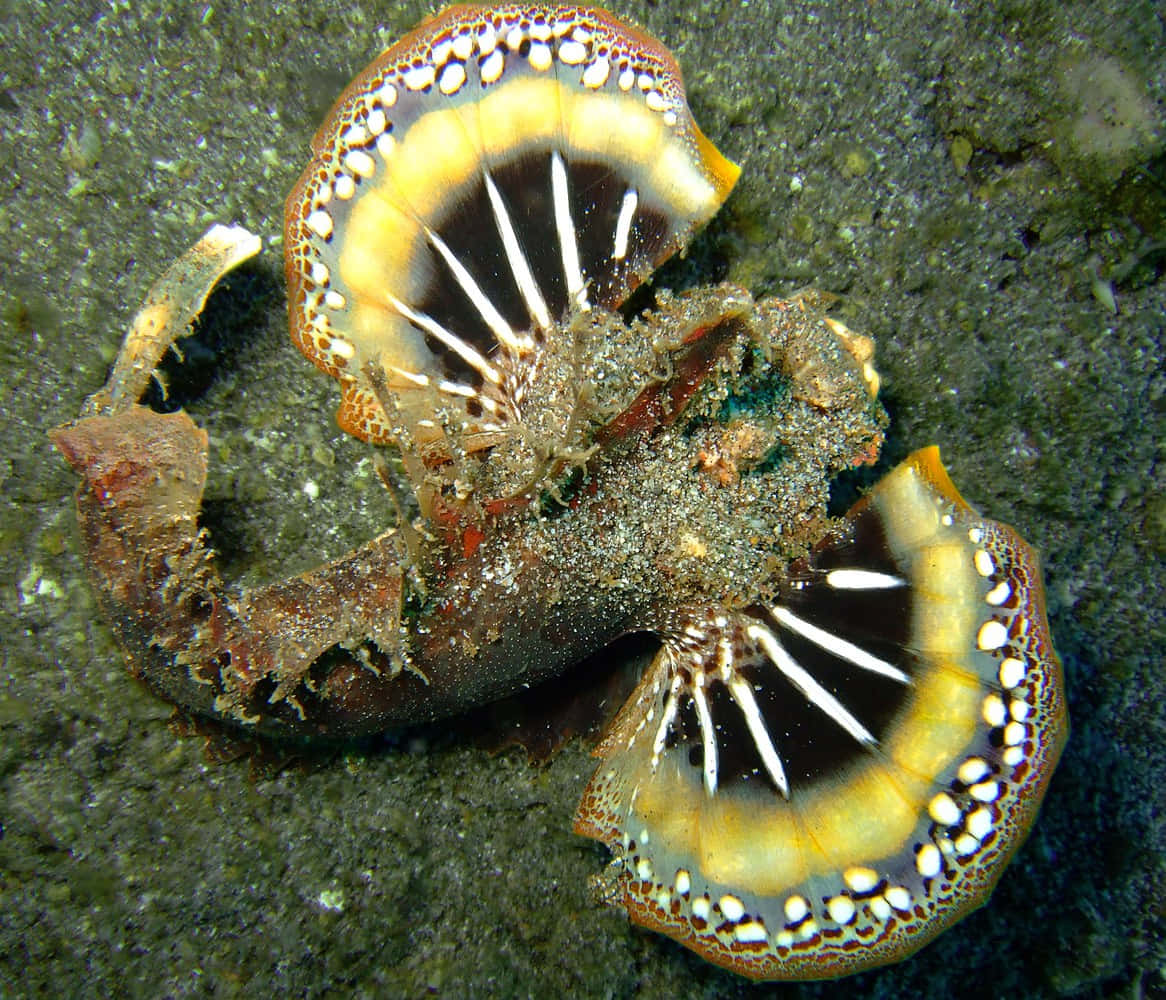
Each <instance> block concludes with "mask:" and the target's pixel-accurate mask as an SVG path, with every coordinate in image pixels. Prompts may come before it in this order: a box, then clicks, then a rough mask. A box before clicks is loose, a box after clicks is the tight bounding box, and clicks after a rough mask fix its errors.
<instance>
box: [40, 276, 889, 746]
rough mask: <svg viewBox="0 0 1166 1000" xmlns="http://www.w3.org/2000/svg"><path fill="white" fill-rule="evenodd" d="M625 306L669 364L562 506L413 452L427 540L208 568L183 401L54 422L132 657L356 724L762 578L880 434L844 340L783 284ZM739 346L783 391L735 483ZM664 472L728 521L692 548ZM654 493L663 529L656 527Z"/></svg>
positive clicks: (231, 693)
mask: <svg viewBox="0 0 1166 1000" xmlns="http://www.w3.org/2000/svg"><path fill="white" fill-rule="evenodd" d="M718 310H719V313H718ZM710 317H712V318H711V319H710ZM610 322H612V323H621V322H622V321H620V320H618V318H614V317H613V318H612V319H611V321H610ZM642 322H643V324H644V327H645V329H646V330H649V331H651V332H652V333H653V334H654V335H659V336H660V338H661V340H662V341H666V342H669V343H672V344H676V345H678V346H677V347H676V348H675V349H674V350H673V351H672V352H671V353H672V357H671V360H670V363H667V364H662V365H660V366H661V367H662V370H664V371H665V372H666V377H661V376H659V375H657V376H655V378H654V379H653V378H648V377H646V378H645V385H644V388H643V389H642V391H641V392H639V393H638V394H637V395H635V397H634V398H633V399H632V400H631V402H630V404H629V405H628V406H627V407H626V408H625V409H624V410H623V411H622V412H621V413H618V414H615V415H614V416H611V417H610V418H609V419H608V420H607V421H606V423H603V424H600V425H597V429H596V430H595V432H594V441H595V443H596V444H598V445H599V446H600V447H599V449H598V451H596V452H595V453H594V454H593V455H592V457H591V458H590V459H589V460H587V463H586V467H585V469H583V470H582V476H581V479H580V480H579V482H578V485H577V487H576V489H575V492H574V494H573V495H572V496H570V497H569V498H563V502H564V503H565V506H559V505H558V503H557V502H556V501H552V500H550V499H549V498H548V496H547V495H546V493H545V491H544V492H542V494H541V495H540V492H539V490H532V491H531V492H530V493H529V494H528V495H526V496H522V497H517V498H512V500H511V502H508V503H502V504H492V503H489V502H486V503H482V504H470V503H459V502H458V501H457V500H456V499H454V498H453V493H452V490H451V489H449V488H442V487H441V486H440V484H441V483H442V482H443V480H442V476H443V475H448V476H452V472H450V471H449V470H446V472H445V473H443V471H442V470H441V469H437V470H431V471H430V473H429V479H430V483H431V485H432V482H433V481H434V478H435V477H436V482H437V483H438V484H439V488H438V490H437V495H439V496H443V497H445V498H446V502H445V504H444V505H443V506H442V507H441V508H440V516H436V515H435V518H434V520H433V521H431V523H430V527H431V529H434V530H432V532H431V533H432V534H433V535H435V536H436V537H437V538H438V541H436V542H421V541H419V540H418V538H417V537H414V536H413V534H412V533H411V532H408V531H389V532H386V533H384V534H382V535H380V536H378V537H376V538H374V539H373V540H372V541H370V542H368V543H366V544H365V545H364V546H361V547H360V548H358V549H356V550H355V551H353V552H352V553H350V554H349V555H347V556H344V557H342V558H340V559H338V560H336V561H334V562H332V563H329V564H327V565H324V566H321V567H319V568H317V569H315V570H312V571H310V572H308V573H305V574H303V575H301V576H298V577H293V578H289V579H287V580H284V581H280V582H278V583H275V584H272V585H270V586H266V587H261V588H257V589H253V590H248V591H240V590H238V589H237V588H233V587H231V586H229V585H228V584H227V583H225V582H224V581H223V580H222V579H221V577H220V576H219V574H218V572H217V570H216V568H215V565H214V562H213V560H212V558H211V552H210V549H209V547H208V543H207V539H206V537H205V535H204V533H201V532H200V531H199V530H198V528H197V519H198V514H199V509H200V505H201V499H202V491H203V487H204V485H205V479H206V462H207V445H206V435H205V434H204V433H203V432H202V431H201V430H199V429H198V428H197V427H196V426H195V425H194V423H193V422H192V421H191V420H190V418H189V417H187V416H186V415H185V414H172V415H161V414H157V413H154V412H152V411H150V410H148V409H146V408H144V407H141V406H136V405H135V406H132V407H131V408H128V409H124V410H123V411H122V412H119V413H115V414H112V415H111V414H103V415H98V416H89V417H85V418H83V419H81V420H79V421H78V422H76V423H75V424H72V425H70V426H68V427H65V428H61V429H59V430H58V431H56V432H54V435H53V440H54V443H55V444H56V446H57V447H58V449H59V450H60V451H61V452H62V454H63V455H64V456H65V457H66V459H67V460H68V461H69V462H70V464H71V465H72V466H73V468H74V469H75V470H76V471H77V472H78V473H79V474H80V475H81V477H82V484H81V487H80V489H79V492H78V500H77V503H78V519H79V524H80V527H81V533H82V540H83V545H84V549H85V556H86V561H87V563H88V565H89V567H90V572H91V575H92V578H93V583H94V586H95V589H96V590H97V593H98V595H99V600H100V602H101V605H102V609H103V612H104V613H105V615H106V617H107V619H108V620H109V621H110V623H111V625H112V627H113V629H114V632H115V634H116V636H117V638H118V641H119V643H120V644H121V646H122V648H123V650H124V651H125V654H126V657H127V660H128V661H129V663H130V665H131V670H132V672H133V673H134V674H135V675H136V676H138V677H140V678H141V679H142V680H144V681H145V682H146V683H147V684H148V685H149V686H150V687H151V688H153V689H154V690H156V691H157V692H158V693H160V694H161V695H162V696H163V697H165V698H167V699H168V700H170V701H172V702H174V703H175V704H178V705H180V706H181V707H183V708H184V709H187V710H190V711H193V712H196V713H198V714H202V715H207V716H211V717H214V718H219V719H222V720H225V721H227V722H229V723H232V724H235V725H241V726H244V727H247V728H252V727H253V728H255V729H257V730H258V731H260V732H264V733H268V734H271V735H278V736H287V737H319V736H327V737H342V738H343V737H351V736H358V735H362V734H366V733H371V732H376V731H380V730H383V729H385V728H388V727H391V726H394V725H400V724H404V723H412V722H418V721H424V720H429V719H433V718H437V717H441V716H445V715H450V714H453V713H456V712H459V711H462V710H464V709H466V708H468V707H470V706H473V705H478V704H483V703H486V702H489V701H492V700H494V699H497V698H499V697H503V696H505V695H507V694H510V693H512V692H514V691H515V690H517V689H519V688H521V687H524V686H528V685H530V684H532V683H536V682H537V681H539V680H543V679H545V678H546V677H549V676H552V675H554V674H556V673H559V672H561V671H562V670H564V669H566V668H568V667H569V666H571V665H573V664H574V663H576V662H578V661H580V660H582V659H584V658H585V657H586V656H588V655H590V654H593V653H595V652H597V651H598V650H600V649H602V648H603V647H604V646H605V645H607V644H608V643H609V642H611V641H612V640H613V639H615V638H617V637H618V636H619V635H621V634H623V633H625V632H628V631H631V630H636V629H655V630H659V631H667V629H668V627H669V622H670V621H671V620H673V619H674V617H675V613H676V611H677V609H678V608H680V607H681V606H683V605H686V604H691V603H693V602H699V601H701V600H710V599H716V600H725V599H728V600H733V599H734V598H735V596H736V595H739V596H740V599H748V598H750V597H752V596H753V595H755V594H756V593H758V592H759V591H761V590H763V589H764V587H765V585H766V584H765V580H764V579H763V577H764V576H766V575H772V571H773V570H774V569H775V568H777V560H779V559H781V558H783V557H784V558H785V559H786V560H787V561H788V559H789V558H790V557H792V556H794V555H796V554H798V553H799V552H800V551H804V549H805V548H806V546H808V545H809V544H812V543H813V542H814V541H815V540H816V539H817V538H818V537H820V535H821V533H822V532H823V531H824V529H825V526H826V523H827V522H826V518H825V513H824V505H825V499H826V489H827V484H828V481H829V478H830V476H832V475H833V474H834V473H835V472H836V471H837V470H838V469H840V468H843V467H845V466H847V465H851V464H856V463H858V462H861V461H864V460H866V458H867V457H868V456H869V455H870V454H871V453H872V450H873V451H877V441H878V440H879V438H880V433H879V426H880V424H881V420H882V415H881V410H880V409H879V408H878V407H877V405H876V404H873V402H872V400H871V398H870V395H869V393H868V391H867V388H866V386H865V385H864V383H863V381H862V377H861V373H860V370H859V367H858V364H857V362H856V361H855V360H854V358H853V357H852V356H851V355H850V354H849V353H848V350H847V349H846V347H845V345H844V344H843V343H842V342H841V341H840V340H839V338H838V337H837V336H835V335H834V334H833V333H831V332H830V330H829V329H828V327H827V326H826V325H825V324H824V323H823V322H822V321H821V319H820V318H819V317H818V316H817V315H816V314H815V313H813V312H810V311H808V310H807V309H806V308H804V307H803V306H802V305H801V304H800V303H796V302H795V303H775V302H770V303H763V304H761V305H753V304H752V303H751V302H750V300H749V299H748V296H747V295H745V294H744V293H742V292H741V291H740V290H739V289H735V288H731V287H726V288H723V289H710V290H703V291H700V292H697V293H693V294H691V295H690V296H688V297H687V298H684V299H680V300H675V301H673V300H667V302H666V305H665V306H664V307H663V308H662V309H661V310H660V311H659V312H658V313H656V314H654V315H652V316H650V317H649V318H647V319H646V320H644V321H642ZM750 353H752V355H753V356H752V360H751V362H750V364H751V366H752V368H753V369H754V370H753V371H752V373H751V374H750V375H749V376H748V378H754V379H756V378H760V377H762V376H764V377H766V378H776V377H778V373H781V372H783V370H784V373H783V374H781V375H780V377H781V378H782V379H783V380H784V381H783V383H782V384H783V385H785V386H786V387H787V388H788V390H789V391H788V397H787V399H786V402H785V404H783V405H784V406H785V407H786V410H785V411H782V412H780V413H776V414H774V415H771V416H769V417H767V418H766V419H767V420H769V422H770V424H771V425H772V426H770V425H766V426H765V427H764V428H763V427H762V426H761V425H762V423H763V421H760V418H759V422H757V426H756V427H755V428H754V429H753V430H754V434H753V436H756V435H763V434H768V435H769V437H770V438H771V439H772V440H771V441H770V444H771V445H772V446H773V447H778V448H780V449H781V450H782V452H783V455H784V456H785V457H784V458H783V460H782V462H781V463H780V474H779V475H776V474H771V473H765V474H764V475H761V476H760V478H757V477H753V478H750V477H749V476H746V478H745V479H738V480H737V481H736V482H734V481H732V479H731V478H729V479H726V478H725V477H724V476H721V475H718V474H717V471H716V470H715V469H713V468H711V467H709V466H707V464H706V459H707V456H708V454H709V453H710V452H711V451H717V450H718V449H720V450H721V451H725V452H726V453H727V452H729V451H731V448H732V442H733V441H735V440H736V437H737V436H739V433H738V431H739V427H732V428H730V427H728V426H724V427H723V426H722V424H723V423H724V421H723V420H720V419H719V418H718V417H717V416H716V414H717V412H718V409H719V408H720V407H721V406H722V405H723V404H722V402H721V400H722V399H723V397H724V395H725V393H726V392H728V391H730V389H731V388H732V387H733V386H735V385H737V383H738V382H739V381H741V380H743V379H745V378H746V377H747V376H745V375H743V374H741V372H740V369H741V367H742V359H743V358H744V357H745V356H746V355H747V354H750ZM765 354H769V355H770V357H771V358H772V361H771V362H765V361H764V360H762V359H763V357H764V355H765ZM658 364H659V359H658ZM771 367H772V371H770V368H771ZM742 384H744V383H742ZM730 423H735V424H736V425H739V424H740V423H741V420H739V419H738V420H736V421H735V422H734V421H730ZM750 426H752V425H750ZM724 442H728V443H727V444H726V443H724ZM770 450H771V449H770ZM676 455H680V456H682V457H681V458H680V459H677V458H676ZM669 456H671V457H669ZM753 457H754V459H756V458H757V457H758V456H757V455H754V456H753ZM670 461H679V462H680V465H681V466H682V467H680V468H673V467H672V466H670V465H669V462H670ZM461 471H462V472H465V469H463V470H461ZM745 471H746V472H748V469H746V470H745ZM677 480H682V481H683V482H685V483H687V484H688V486H689V490H690V493H691V496H692V498H693V499H691V500H690V501H688V502H689V503H691V504H693V505H695V506H696V507H697V508H702V507H707V509H708V512H709V518H710V523H713V524H720V523H721V522H728V523H725V524H724V527H723V534H724V541H722V542H718V541H717V540H716V538H715V537H714V534H713V532H715V530H716V529H715V528H705V529H699V530H703V531H704V537H705V538H706V539H707V540H708V543H709V545H710V551H709V552H707V553H705V554H704V555H701V556H699V557H692V556H691V554H689V553H681V554H679V555H677V554H675V553H673V552H672V550H671V549H670V548H669V547H668V546H669V545H670V544H671V539H672V537H673V534H675V531H673V528H674V527H687V526H688V525H689V524H690V523H694V519H695V518H696V516H697V515H696V514H695V513H693V512H690V511H687V510H685V509H684V508H683V502H684V501H669V507H668V508H663V507H662V508H660V509H658V510H656V509H653V507H652V504H653V498H654V497H656V496H657V495H660V494H664V493H666V492H667V491H668V490H669V489H670V488H671V487H672V486H673V484H674V482H675V481H677ZM770 480H772V484H771V483H770V482H769V481H770ZM553 485H554V484H553V483H543V484H542V486H543V487H548V486H553ZM449 486H450V483H446V484H445V487H449ZM771 487H772V488H771ZM771 493H772V494H773V500H772V504H771V506H770V509H769V510H768V511H765V512H764V513H765V515H766V516H767V517H768V518H770V519H771V520H773V521H774V522H775V523H777V522H779V521H780V522H781V523H782V526H783V533H782V535H783V539H784V540H783V542H782V547H780V548H775V549H774V550H773V551H772V552H769V553H768V554H766V555H764V556H763V558H760V559H759V561H758V562H757V564H756V565H755V566H753V567H752V568H750V569H748V571H747V572H746V571H744V570H743V569H741V567H740V564H739V554H738V553H736V552H734V551H730V550H728V549H726V551H725V552H724V553H723V559H721V561H720V562H718V561H717V559H718V556H719V555H721V553H720V552H719V550H718V549H717V548H716V546H717V545H718V544H721V545H723V546H727V545H730V544H733V543H731V542H730V541H729V540H731V539H733V536H734V535H735V534H743V533H744V532H743V531H742V529H740V528H739V527H738V526H737V525H736V524H735V523H734V522H733V519H734V516H735V514H737V513H741V514H744V512H746V511H748V512H750V514H751V515H752V514H755V513H756V512H757V511H756V506H757V503H758V496H762V497H765V498H768V497H769V495H770V494H771ZM629 498H630V499H629ZM766 502H767V503H768V502H769V500H768V499H767V500H766ZM540 503H541V504H542V507H543V508H544V510H543V511H542V512H541V513H540V510H539V507H540ZM673 503H676V504H678V505H679V507H678V509H677V510H676V511H675V512H672V511H671V505H672V504H673ZM548 508H549V513H548ZM673 515H674V516H675V517H676V518H677V522H678V524H677V526H669V529H668V530H669V531H672V532H673V533H672V534H669V533H668V531H665V532H663V534H661V536H660V540H658V541H656V542H653V541H652V540H651V535H652V532H653V531H654V530H657V529H659V528H660V526H661V524H662V523H665V524H666V522H667V520H668V518H669V516H673ZM613 524H618V526H619V527H620V529H621V530H623V529H626V530H628V531H630V533H631V535H632V536H633V537H637V538H640V539H641V542H640V544H639V545H638V546H636V548H637V549H638V551H637V552H636V553H635V556H634V557H633V559H632V560H630V561H629V564H628V566H626V567H623V570H624V573H625V576H624V577H622V578H614V577H613V578H612V579H605V575H607V574H608V573H609V569H610V567H611V565H612V564H613V563H614V562H617V561H618V560H619V558H620V549H621V546H623V547H626V546H624V543H622V542H618V541H613V540H612V539H611V537H610V536H611V534H612V525H613ZM701 544H704V542H701ZM742 544H745V543H744V542H742ZM750 547H752V546H750ZM726 567H731V572H730V571H729V570H727V569H726ZM739 572H740V573H741V574H742V575H740V577H739V578H738V573H739ZM409 580H413V581H415V582H413V583H410V582H408V581H409Z"/></svg>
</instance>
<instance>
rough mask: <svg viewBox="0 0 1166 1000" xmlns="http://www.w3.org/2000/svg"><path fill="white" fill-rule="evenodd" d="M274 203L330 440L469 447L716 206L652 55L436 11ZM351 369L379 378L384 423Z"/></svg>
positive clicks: (532, 21)
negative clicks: (568, 326) (333, 381)
mask: <svg viewBox="0 0 1166 1000" xmlns="http://www.w3.org/2000/svg"><path fill="white" fill-rule="evenodd" d="M313 148H314V153H315V155H314V158H313V160H312V162H311V163H310V164H309V166H308V168H307V170H306V171H305V172H304V174H303V176H302V177H301V179H300V182H299V184H297V186H296V188H295V189H294V190H293V192H292V194H291V195H290V196H289V198H288V202H287V213H286V225H285V253H286V262H287V277H288V287H289V293H290V306H289V309H290V317H291V326H292V336H293V339H294V340H295V342H296V344H297V345H298V346H299V347H300V349H301V350H302V351H303V352H304V353H305V354H306V355H307V356H308V357H309V358H310V359H311V360H312V361H314V362H315V363H316V365H317V366H318V367H320V368H321V369H322V370H324V371H326V372H327V373H328V374H330V375H333V376H334V377H336V378H338V379H339V380H340V382H341V384H342V387H343V399H342V404H341V411H340V415H339V419H340V423H341V425H342V426H344V427H345V429H347V430H350V431H352V432H353V433H355V434H357V435H358V436H360V437H363V438H366V439H368V440H372V441H376V442H385V441H390V440H395V439H396V438H398V437H399V435H400V433H406V434H408V435H409V436H410V437H411V438H412V439H413V440H415V441H418V440H420V441H424V440H432V439H435V438H437V437H439V436H440V434H441V433H443V431H442V428H445V431H446V432H448V431H449V430H450V429H451V425H452V430H453V432H454V433H457V434H464V435H465V440H466V441H476V442H478V444H477V445H475V446H476V447H482V446H485V445H487V444H489V442H490V441H491V440H493V439H492V438H491V433H492V432H493V431H496V430H501V429H502V428H504V427H505V425H507V424H508V423H512V422H515V421H519V420H521V412H520V409H521V406H520V404H521V402H522V387H523V386H524V385H525V384H526V383H527V381H528V377H527V372H528V371H529V369H530V368H531V366H533V365H534V364H535V363H536V357H537V354H538V351H539V350H540V346H539V345H540V344H541V343H544V342H545V339H546V338H547V337H551V336H555V335H556V332H557V331H558V330H559V324H560V323H561V322H563V321H564V320H565V319H567V318H569V316H570V315H571V313H572V312H573V311H575V310H578V309H587V308H591V307H592V306H595V305H599V306H604V307H608V308H614V307H615V306H617V305H618V304H619V303H621V302H622V301H623V300H624V298H625V297H626V296H627V294H628V292H629V291H630V290H631V289H632V288H634V287H635V286H636V285H637V284H638V283H640V282H641V281H643V280H644V279H645V278H646V277H647V276H648V275H649V274H650V273H651V271H652V270H653V269H654V268H655V267H656V266H658V265H659V264H660V263H661V262H662V261H663V260H665V259H666V258H667V257H669V256H670V255H672V254H673V253H675V252H676V251H677V250H679V249H681V248H682V247H683V246H685V244H686V243H687V242H688V240H689V239H690V238H691V236H692V234H693V232H694V231H695V229H696V228H697V227H698V226H700V225H701V224H703V223H704V222H705V221H706V220H707V219H708V218H709V217H710V216H711V215H712V214H713V213H714V212H715V211H716V209H717V208H718V206H719V205H720V204H721V202H722V201H723V200H724V199H725V198H726V197H727V196H728V193H729V190H730V189H731V188H732V186H733V183H734V181H735V180H736V176H737V168H736V167H735V166H734V165H733V164H731V163H730V162H729V161H727V160H726V159H724V157H722V156H721V155H720V154H719V153H718V152H717V151H716V149H715V148H714V147H713V146H712V144H711V143H709V142H708V140H707V139H705V138H704V136H703V135H701V133H700V131H699V129H698V128H697V126H696V124H695V122H694V121H693V120H692V116H691V113H690V112H689V110H688V106H687V103H686V101H685V96H684V90H683V84H682V81H681V77H680V71H679V69H678V68H677V66H676V63H675V61H674V60H673V59H672V57H671V55H670V54H669V53H668V52H667V50H666V49H664V48H663V46H661V45H660V44H659V43H658V42H656V41H655V40H654V39H651V38H648V37H647V36H645V35H643V34H641V33H640V32H637V31H635V30H634V29H631V28H628V27H627V26H625V25H623V24H621V23H619V22H618V21H616V20H614V19H613V18H612V17H611V16H610V15H608V14H606V13H604V12H602V11H597V10H589V9H585V8H558V7H543V6H540V5H520V4H515V5H504V6H500V7H496V8H475V7H455V8H451V9H449V10H447V11H446V12H444V13H443V14H441V15H439V16H438V17H436V18H434V19H433V20H431V21H429V22H427V23H426V24H424V25H422V26H421V27H420V28H418V29H417V30H416V31H414V32H413V33H412V34H410V35H408V36H406V37H405V38H404V39H402V40H401V41H400V42H399V43H397V44H396V45H394V46H392V47H391V48H390V49H388V50H387V51H386V52H385V53H384V54H383V55H381V56H380V57H379V58H378V59H377V60H375V61H374V62H373V63H372V64H371V65H370V66H369V67H368V68H367V69H366V70H365V71H364V72H363V73H362V74H361V75H360V76H359V77H357V79H356V80H355V81H354V82H353V83H352V84H351V85H350V86H349V88H348V89H347V90H346V91H345V93H344V94H343V95H342V96H341V98H340V100H339V101H338V102H337V104H336V105H335V107H334V108H333V109H332V112H331V113H330V115H329V117H328V119H327V121H326V122H325V124H324V125H323V126H322V127H321V129H320V131H319V132H318V133H317V135H316V138H315V141H314V146H313ZM369 366H374V367H376V368H379V369H380V371H381V373H382V375H383V385H384V387H385V388H386V389H387V391H388V393H389V397H390V398H389V400H388V402H389V403H390V404H391V408H392V409H393V410H394V412H393V413H386V412H385V410H384V407H383V406H382V402H384V400H382V399H381V398H380V396H379V395H378V391H377V388H376V384H375V383H374V380H373V379H372V378H371V377H370V372H369Z"/></svg>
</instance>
